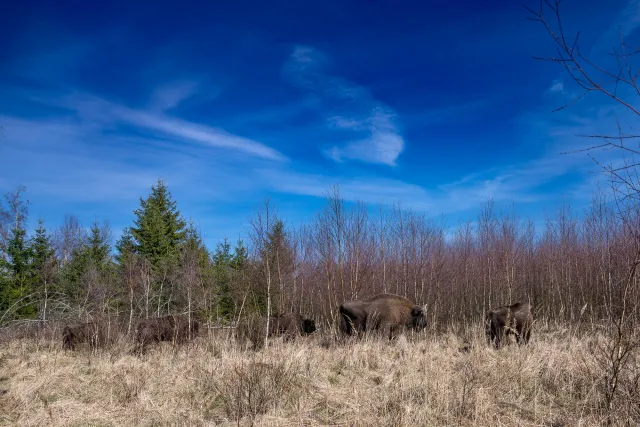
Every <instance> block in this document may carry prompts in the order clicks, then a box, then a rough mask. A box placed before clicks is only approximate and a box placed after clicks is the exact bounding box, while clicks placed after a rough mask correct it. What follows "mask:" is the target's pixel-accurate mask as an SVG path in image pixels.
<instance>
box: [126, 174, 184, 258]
mask: <svg viewBox="0 0 640 427" xmlns="http://www.w3.org/2000/svg"><path fill="white" fill-rule="evenodd" d="M134 213H135V215H136V218H135V221H134V226H133V227H131V235H132V236H133V238H134V240H135V245H136V252H137V253H139V254H140V255H143V256H145V257H147V258H148V259H149V261H151V264H152V265H153V266H158V265H159V264H160V263H161V262H163V261H167V260H175V259H176V258H177V255H178V249H179V248H180V245H181V244H182V243H184V240H185V238H186V229H185V227H186V222H185V220H184V219H183V218H182V216H181V214H180V211H179V210H178V208H177V203H176V201H174V200H173V199H172V197H171V193H170V192H169V189H168V188H167V186H166V184H165V183H164V181H162V180H158V182H157V184H156V185H154V186H152V187H151V194H150V195H149V196H148V197H147V198H146V199H142V198H141V199H140V207H139V208H138V209H136V210H135V211H134Z"/></svg>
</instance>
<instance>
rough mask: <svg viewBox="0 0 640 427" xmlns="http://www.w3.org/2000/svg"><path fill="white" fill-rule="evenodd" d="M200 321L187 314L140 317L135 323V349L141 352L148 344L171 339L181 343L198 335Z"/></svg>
mask: <svg viewBox="0 0 640 427" xmlns="http://www.w3.org/2000/svg"><path fill="white" fill-rule="evenodd" d="M199 329H200V323H199V322H198V320H197V319H194V318H191V319H189V318H188V317H187V316H172V315H171V316H164V317H156V318H150V319H141V320H140V321H139V322H138V324H137V325H136V336H135V339H136V351H138V352H140V353H143V352H144V351H145V349H146V346H147V345H148V344H151V343H153V342H160V341H172V342H174V343H177V344H183V343H185V342H186V341H188V340H189V339H193V338H195V337H196V336H197V335H198V330H199Z"/></svg>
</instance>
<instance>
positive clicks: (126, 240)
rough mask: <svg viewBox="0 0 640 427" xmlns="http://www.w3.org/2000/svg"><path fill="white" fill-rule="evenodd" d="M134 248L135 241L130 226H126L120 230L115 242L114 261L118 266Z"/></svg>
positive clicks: (121, 264)
mask: <svg viewBox="0 0 640 427" xmlns="http://www.w3.org/2000/svg"><path fill="white" fill-rule="evenodd" d="M135 250H136V242H135V240H134V238H133V234H132V233H131V228H129V227H127V228H125V229H124V231H123V232H122V236H121V237H120V239H118V241H117V242H116V261H117V262H118V265H119V266H121V267H122V266H123V265H124V264H125V262H126V260H127V259H128V257H129V256H130V255H131V254H133V253H134V252H135Z"/></svg>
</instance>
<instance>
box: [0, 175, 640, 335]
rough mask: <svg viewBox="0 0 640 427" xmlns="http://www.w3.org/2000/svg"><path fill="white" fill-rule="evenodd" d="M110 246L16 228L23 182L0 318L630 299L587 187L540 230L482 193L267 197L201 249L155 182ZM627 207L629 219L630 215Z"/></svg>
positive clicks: (68, 229) (578, 316) (577, 315)
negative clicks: (436, 211)
mask: <svg viewBox="0 0 640 427" xmlns="http://www.w3.org/2000/svg"><path fill="white" fill-rule="evenodd" d="M133 213H134V220H133V223H132V225H131V226H130V227H128V228H127V229H125V230H124V232H123V233H122V236H121V237H120V238H119V239H118V240H117V241H116V242H115V244H113V243H112V239H113V236H112V233H111V230H110V228H109V225H108V223H102V224H100V223H98V222H97V221H96V222H94V223H93V224H91V226H90V227H89V229H88V231H85V229H84V228H83V227H82V226H81V225H80V223H79V221H78V220H77V218H76V217H74V216H71V215H68V216H66V217H65V219H64V221H63V224H62V225H61V226H60V227H58V228H57V229H56V230H54V231H53V232H50V231H49V230H47V228H46V226H45V224H44V222H43V221H42V220H38V223H37V228H36V229H35V231H34V232H33V233H32V234H31V235H29V233H28V231H27V227H26V224H27V217H28V202H27V201H26V200H25V188H24V187H19V188H18V189H16V190H15V191H12V192H10V193H8V194H6V195H5V200H4V204H3V206H2V210H1V211H0V218H1V221H0V238H1V240H0V287H1V288H0V289H1V291H0V313H1V314H0V316H1V322H2V323H3V324H6V323H7V322H11V321H16V320H24V319H29V320H40V321H47V320H56V319H72V318H81V319H82V318H88V317H96V316H115V317H119V318H122V319H125V321H124V324H125V325H126V328H127V330H128V331H129V332H130V331H131V327H132V325H133V324H134V322H135V320H136V319H138V318H145V317H155V316H161V315H165V314H176V313H190V314H198V315H199V316H202V317H204V318H205V319H206V320H207V321H209V322H212V323H216V324H228V323H232V322H234V321H236V320H238V319H239V318H241V317H243V316H247V315H251V314H255V313H259V314H266V313H282V312H291V311H293V312H302V313H305V314H307V315H313V316H314V317H316V318H317V319H318V320H319V321H326V322H331V321H333V320H334V319H335V318H336V315H337V313H336V310H337V307H338V306H339V304H340V303H341V302H342V301H344V300H349V299H357V298H364V297H367V296H370V295H373V294H375V293H381V292H390V293H395V294H398V295H402V296H405V297H408V298H410V299H411V300H413V301H415V302H417V303H419V304H424V305H425V306H426V307H427V311H428V315H429V319H430V324H431V325H433V326H435V327H438V326H439V327H446V326H448V325H450V324H451V323H452V322H453V323H456V322H465V323H467V322H475V321H478V320H479V319H480V318H481V317H482V315H483V314H484V312H486V310H488V309H489V308H490V307H493V306H496V305H501V304H505V303H511V302H515V301H528V302H531V303H533V304H534V307H535V310H536V316H537V317H540V316H543V317H548V318H552V319H558V320H565V321H571V322H577V321H582V320H587V319H589V320H593V319H602V318H606V317H607V316H611V315H612V313H613V311H615V310H616V307H618V306H619V305H620V301H621V298H624V301H625V303H627V304H631V305H632V306H633V307H637V301H638V298H639V297H640V295H638V292H637V288H638V287H637V286H635V281H636V280H637V279H636V278H635V276H634V277H633V281H634V286H631V287H625V286H624V285H625V283H626V282H625V280H626V279H627V276H628V274H629V263H630V259H631V258H633V257H634V256H635V253H636V252H635V249H634V245H635V244H636V243H637V242H636V239H635V237H634V235H633V233H631V232H630V231H629V230H628V227H627V226H626V225H625V224H627V225H628V223H629V222H628V221H622V220H621V219H620V217H619V216H618V215H616V209H615V206H612V205H611V203H610V201H609V200H607V198H606V195H605V193H604V192H602V191H596V192H595V193H594V197H593V201H592V203H591V205H590V207H589V208H588V209H586V210H584V211H583V212H575V211H574V210H573V209H572V208H571V207H570V206H569V205H567V204H562V205H561V206H559V207H558V209H557V211H556V213H555V215H552V216H549V217H548V218H547V219H546V223H545V224H544V225H543V226H542V227H540V226H536V224H534V223H533V222H532V221H530V220H525V219H522V218H520V217H518V216H517V215H516V213H515V210H514V209H513V207H510V208H508V209H498V208H497V206H496V205H495V204H494V203H493V202H492V201H488V202H487V203H486V204H485V205H484V206H483V207H482V209H481V210H480V213H479V215H478V217H477V221H473V222H472V221H468V222H466V223H462V224H460V225H459V226H457V227H455V228H454V229H448V228H446V227H445V226H444V224H443V222H441V221H440V222H439V221H437V220H436V219H434V218H431V217H429V216H427V215H426V214H424V213H419V212H413V211H411V210H408V209H402V208H401V207H400V206H379V207H378V208H377V209H372V208H371V207H367V206H366V205H364V204H363V203H359V202H358V203H352V204H348V203H347V202H346V201H345V200H344V199H343V198H342V197H341V195H340V192H339V189H338V188H337V187H336V188H334V189H333V190H331V191H329V192H328V193H327V197H326V204H325V206H324V207H323V209H322V210H321V211H320V212H318V213H317V215H316V216H315V217H314V218H312V219H311V220H309V221H307V222H306V223H304V224H302V225H301V226H299V227H295V228H294V227H288V226H286V224H285V222H284V220H283V219H282V218H280V217H279V215H278V213H277V211H276V210H275V208H274V207H273V204H272V202H271V201H269V200H267V201H266V202H265V203H264V205H262V206H261V207H260V208H259V209H258V210H257V211H256V213H255V215H254V216H253V217H252V218H251V219H250V221H249V229H248V231H249V233H248V235H249V239H248V241H247V242H244V241H243V240H238V241H237V242H234V243H232V242H230V241H229V240H228V239H224V240H223V241H222V242H219V243H218V244H217V245H216V247H215V248H214V249H213V250H210V249H209V248H207V247H206V246H205V245H204V243H203V240H202V237H201V233H200V232H199V230H198V229H197V228H196V227H195V225H194V224H193V223H187V221H185V219H184V218H183V216H182V214H181V212H180V210H179V209H178V206H177V202H176V201H175V200H174V199H173V197H172V195H171V193H170V191H169V189H168V187H167V185H166V183H165V182H163V181H161V180H159V181H158V182H157V183H156V184H155V185H153V186H152V187H151V191H150V193H149V194H148V195H147V197H146V198H141V199H140V206H139V207H138V208H137V209H136V210H135V211H134V212H133ZM635 218H637V215H636V216H635Z"/></svg>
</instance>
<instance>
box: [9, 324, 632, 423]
mask: <svg viewBox="0 0 640 427" xmlns="http://www.w3.org/2000/svg"><path fill="white" fill-rule="evenodd" d="M541 329H546V330H539V331H537V332H536V333H535V334H534V336H533V339H532V341H531V343H530V344H529V345H528V346H526V347H518V346H517V345H515V344H514V345H509V346H506V347H504V348H502V349H500V350H493V349H491V348H490V347H489V346H488V345H487V344H486V343H485V342H484V341H483V336H482V331H481V330H480V329H479V328H470V329H467V330H465V331H463V332H461V333H458V334H454V333H453V332H449V333H445V334H426V335H425V336H420V337H417V336H416V337H414V336H408V337H406V336H402V337H400V338H399V339H398V340H397V341H394V342H387V341H384V340H377V339H367V340H361V341H358V342H348V343H336V342H334V341H331V340H330V339H328V338H327V337H326V336H324V337H323V336H322V335H317V336H312V337H307V338H302V339H300V340H298V341H296V342H293V343H283V342H280V341H277V340H276V341H274V342H273V343H272V345H270V346H269V347H268V348H267V349H263V350H261V351H258V352H254V351H246V350H243V349H241V348H239V347H238V346H237V345H236V344H235V343H234V341H231V340H229V339H226V338H225V337H222V336H215V335H213V334H212V333H211V332H209V331H207V330H206V329H205V330H204V331H202V332H201V334H200V336H199V337H198V338H197V339H196V340H195V341H194V342H193V343H191V344H190V345H189V346H186V347H185V346H183V347H176V348H174V347H172V345H171V344H170V343H163V344H162V345H160V346H155V347H153V348H151V349H150V350H149V352H148V353H147V354H145V355H143V356H141V357H137V356H134V355H132V354H130V350H131V344H130V343H129V342H127V341H125V340H122V341H121V342H119V343H118V344H116V345H114V346H112V347H110V348H106V349H100V350H98V351H95V352H92V351H91V350H90V349H88V348H79V349H77V350H76V351H75V352H71V351H64V350H62V349H61V343H60V340H59V339H58V337H50V338H48V339H46V338H40V339H27V338H22V339H14V340H11V341H8V342H4V343H3V344H1V345H0V408H1V409H0V422H1V423H2V425H20V426H81V425H83V426H84V425H92V426H116V425H117V426H157V425H193V426H199V425H221V426H225V425H229V426H232V425H252V424H253V425H261V426H302V425H305V426H307V425H308V426H315V425H318V426H320V425H332V426H338V425H340V426H405V425H408V426H425V425H433V426H460V425H462V426H464V425H480V426H500V425H508V426H577V425H582V426H600V425H602V424H603V422H604V415H603V409H602V393H601V392H600V391H599V390H600V383H601V382H602V372H603V370H602V368H601V366H600V365H599V362H598V358H597V357H595V356H594V355H596V354H597V350H596V349H597V348H598V347H599V345H600V343H601V342H602V341H603V339H602V337H601V336H599V335H598V334H594V333H591V334H584V335H583V336H581V337H579V336H577V335H576V334H574V333H572V332H571V331H569V330H567V329H562V328H549V327H546V328H541ZM469 344H470V348H469V347H468V345H469ZM620 399H623V398H622V397H621V398H620ZM622 403H623V404H621V405H620V406H621V407H624V402H622ZM618 419H619V420H622V419H623V418H618ZM614 424H617V423H614Z"/></svg>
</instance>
